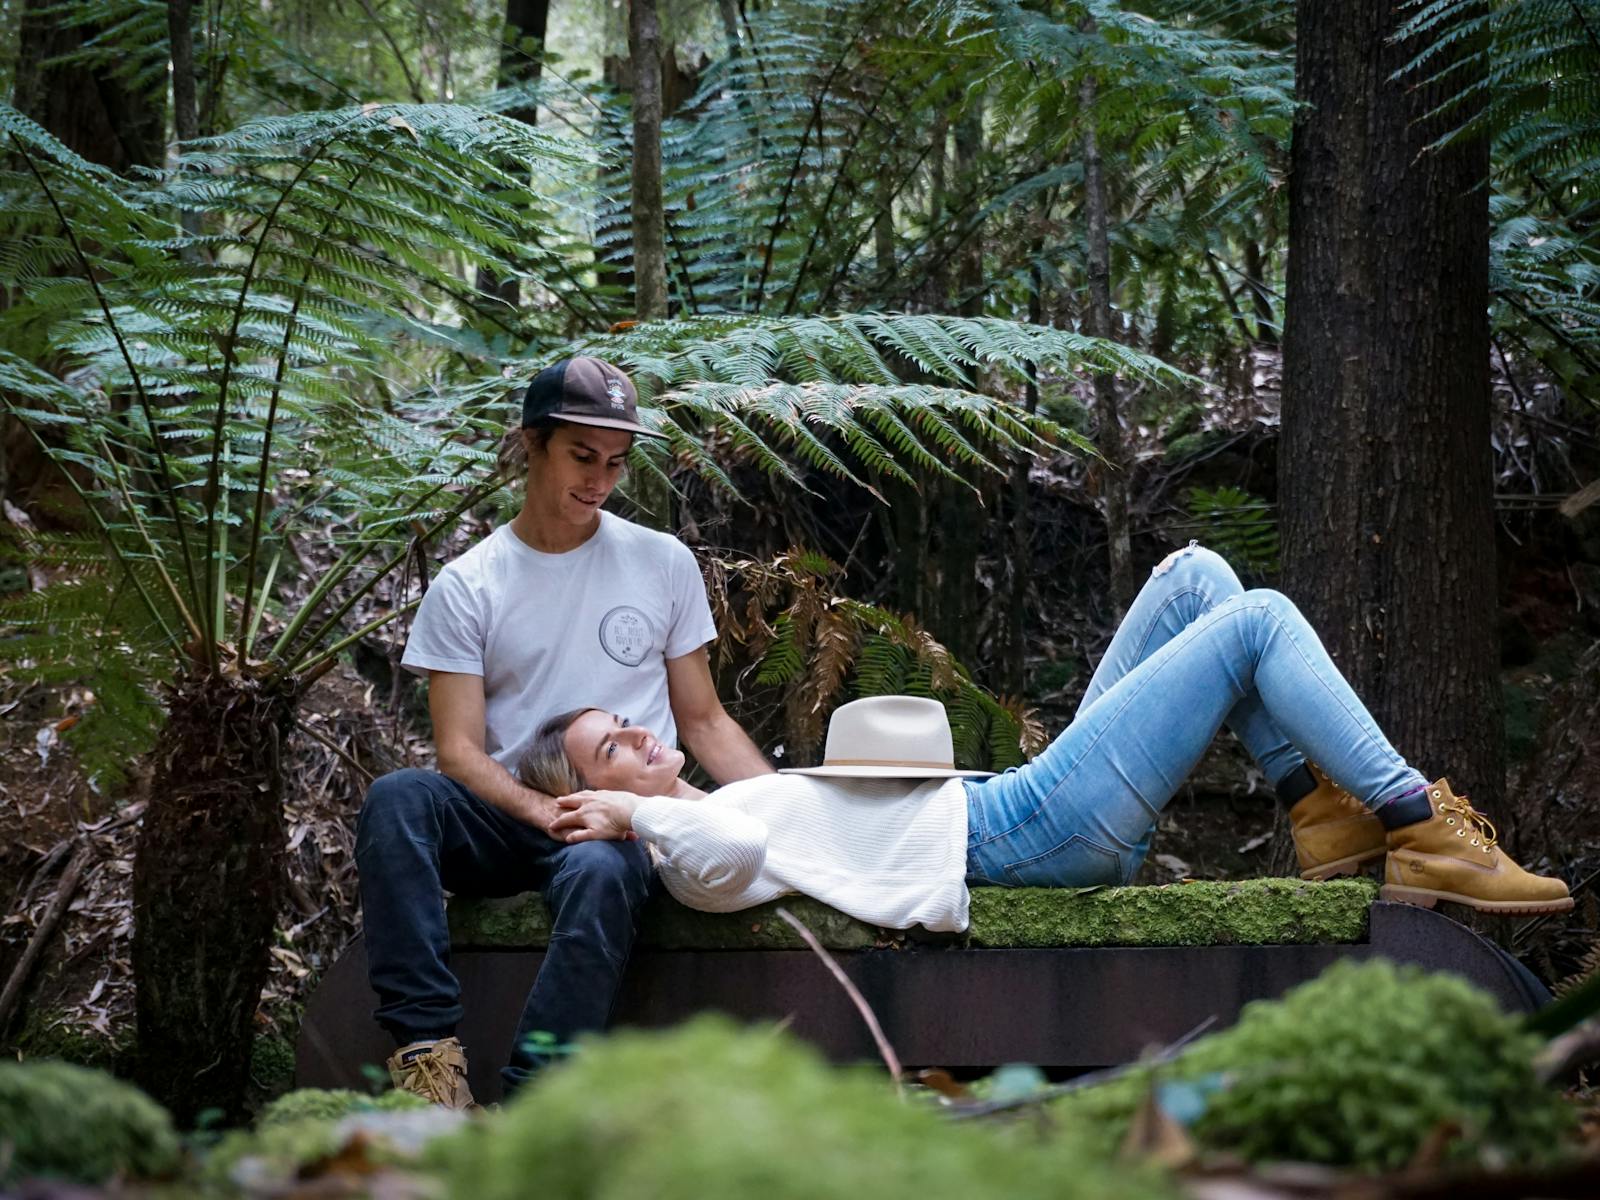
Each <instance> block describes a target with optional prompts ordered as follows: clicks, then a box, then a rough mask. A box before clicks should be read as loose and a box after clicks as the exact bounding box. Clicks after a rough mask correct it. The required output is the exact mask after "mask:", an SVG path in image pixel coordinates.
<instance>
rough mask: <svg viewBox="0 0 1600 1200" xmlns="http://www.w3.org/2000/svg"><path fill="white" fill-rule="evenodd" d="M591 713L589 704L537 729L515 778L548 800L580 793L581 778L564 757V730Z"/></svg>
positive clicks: (593, 708) (569, 761)
mask: <svg viewBox="0 0 1600 1200" xmlns="http://www.w3.org/2000/svg"><path fill="white" fill-rule="evenodd" d="M594 711H595V706H594V705H592V704H590V705H587V706H585V707H583V708H574V709H573V710H572V711H570V712H564V713H562V714H561V715H560V716H555V717H551V718H550V719H549V720H548V721H546V722H545V723H544V724H543V725H541V726H539V732H538V733H536V734H534V735H533V741H532V742H531V743H529V745H528V748H527V750H525V751H523V754H522V760H521V761H520V762H518V763H517V778H518V779H519V780H521V781H522V782H523V783H524V784H525V785H526V786H528V787H531V788H538V789H539V790H540V791H541V792H544V793H545V794H546V795H550V796H566V795H570V794H571V793H573V792H581V791H583V789H584V787H585V786H586V785H585V784H584V782H583V777H582V776H580V775H579V774H578V768H577V767H575V766H574V765H573V763H572V759H571V758H570V757H568V755H567V730H568V729H570V728H571V727H572V723H573V722H574V721H576V720H577V719H578V718H579V717H581V716H583V714H584V713H586V712H594Z"/></svg>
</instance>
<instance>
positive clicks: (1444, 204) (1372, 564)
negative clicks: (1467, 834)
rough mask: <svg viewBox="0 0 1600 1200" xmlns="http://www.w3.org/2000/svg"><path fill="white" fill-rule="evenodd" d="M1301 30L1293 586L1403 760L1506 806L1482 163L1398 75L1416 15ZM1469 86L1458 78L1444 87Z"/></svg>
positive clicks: (1438, 94)
mask: <svg viewBox="0 0 1600 1200" xmlns="http://www.w3.org/2000/svg"><path fill="white" fill-rule="evenodd" d="M1296 12H1297V31H1298V38H1297V50H1296V60H1297V62H1296V79H1297V87H1298V89H1299V99H1300V101H1301V102H1302V104H1303V106H1304V107H1302V108H1301V109H1300V110H1299V111H1298V113H1297V115H1296V117H1295V126H1294V135H1293V144H1292V149H1291V155H1290V180H1289V262H1288V295H1287V301H1286V305H1285V312H1286V326H1285V336H1284V384H1283V433H1282V438H1281V443H1280V452H1279V475H1278V477H1279V486H1280V515H1281V521H1282V544H1283V567H1284V578H1285V580H1286V581H1287V582H1286V587H1287V589H1288V590H1289V591H1290V592H1291V593H1292V594H1293V595H1294V596H1295V598H1296V599H1297V600H1298V601H1299V602H1300V603H1301V605H1302V607H1303V608H1304V609H1305V611H1306V613H1307V615H1308V616H1309V617H1310V618H1311V620H1312V622H1313V623H1314V624H1315V625H1316V626H1317V628H1318V629H1319V630H1320V631H1321V634H1322V636H1323V638H1324V639H1325V641H1326V643H1327V646H1328V649H1329V650H1330V651H1331V653H1332V654H1333V657H1334V659H1335V660H1336V661H1337V662H1338V664H1339V666H1340V668H1341V669H1342V670H1343V671H1344V673H1345V674H1346V676H1347V677H1348V678H1349V680H1350V682H1351V683H1352V684H1353V685H1354V687H1355V689H1356V691H1357V692H1358V693H1360V694H1361V696H1362V697H1363V698H1364V699H1365V700H1366V702H1367V703H1368V705H1369V706H1370V707H1371V709H1372V711H1373V713H1374V715H1375V716H1376V717H1377V720H1378V723H1379V724H1380V725H1381V726H1382V727H1383V729H1384V730H1385V731H1386V732H1387V733H1388V735H1389V737H1390V739H1391V740H1392V741H1393V742H1394V744H1395V745H1396V747H1397V748H1398V749H1399V750H1400V752H1401V753H1402V754H1404V755H1405V756H1406V758H1407V759H1408V760H1409V761H1411V762H1413V763H1415V764H1416V766H1417V767H1418V769H1419V770H1421V771H1422V772H1423V773H1424V774H1426V775H1429V776H1430V777H1433V776H1438V775H1444V774H1448V775H1450V777H1451V780H1452V782H1453V783H1454V784H1455V785H1456V786H1457V787H1458V788H1464V789H1466V790H1470V791H1471V792H1472V794H1473V799H1474V801H1475V802H1477V803H1478V804H1479V805H1480V807H1489V808H1492V807H1494V806H1495V805H1496V804H1497V802H1498V800H1499V797H1500V795H1501V792H1502V790H1503V787H1504V774H1505V749H1504V740H1503V721H1502V700H1501V694H1500V682H1499V639H1498V636H1497V633H1496V620H1495V618H1496V585H1495V522H1494V510H1493V489H1492V468H1491V459H1490V441H1489V436H1490V407H1489V328H1488V318H1487V311H1488V192H1487V190H1486V189H1485V187H1484V181H1485V179H1486V177H1487V174H1488V165H1489V147H1488V145H1487V144H1486V143H1485V142H1484V141H1482V140H1475V141H1471V142H1461V143H1456V144H1454V145H1452V146H1451V147H1450V148H1448V149H1446V150H1444V151H1442V152H1441V151H1435V150H1431V149H1429V143H1430V142H1432V141H1433V140H1434V139H1436V138H1437V137H1438V136H1439V135H1440V134H1441V133H1442V132H1444V128H1445V127H1444V126H1442V125H1441V124H1440V122H1439V121H1437V120H1429V119H1427V114H1428V112H1429V111H1430V110H1431V109H1433V108H1434V107H1435V106H1436V105H1438V104H1439V103H1440V102H1441V101H1442V100H1443V99H1444V98H1445V92H1444V91H1442V90H1441V89H1440V88H1439V87H1436V86H1433V87H1420V86H1418V84H1417V82H1416V80H1415V79H1409V78H1402V79H1399V80H1396V79H1395V78H1393V76H1394V73H1395V72H1396V71H1397V70H1399V69H1400V68H1401V67H1403V66H1404V64H1405V63H1406V62H1408V61H1409V60H1410V59H1411V58H1412V57H1413V55H1414V54H1415V52H1416V50H1417V49H1418V47H1417V46H1416V45H1414V44H1411V43H1400V44H1396V43H1395V42H1393V41H1392V40H1391V37H1392V34H1393V33H1394V30H1395V28H1396V25H1397V22H1398V21H1399V20H1400V19H1401V17H1402V15H1403V13H1402V11H1401V10H1399V9H1397V8H1396V6H1395V5H1394V4H1393V3H1391V0H1338V2H1337V3H1335V2H1334V0H1302V3H1301V4H1300V5H1299V6H1298V7H1297V10H1296ZM1444 67H1445V64H1444V63H1443V62H1436V63H1435V64H1434V68H1433V69H1436V70H1440V71H1442V70H1443V69H1444ZM1461 86H1463V81H1462V80H1461V79H1460V78H1459V77H1458V75H1457V74H1456V73H1451V74H1450V75H1449V83H1448V88H1449V90H1450V91H1452V92H1453V91H1454V90H1455V89H1457V88H1460V87H1461ZM1461 115H1462V114H1460V113H1456V114H1454V115H1453V117H1452V118H1450V119H1451V120H1452V121H1456V120H1460V119H1461Z"/></svg>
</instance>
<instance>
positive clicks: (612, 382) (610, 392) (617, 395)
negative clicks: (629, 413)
mask: <svg viewBox="0 0 1600 1200" xmlns="http://www.w3.org/2000/svg"><path fill="white" fill-rule="evenodd" d="M606 399H607V400H610V401H611V407H612V408H614V409H616V410H617V411H618V412H621V411H623V410H624V409H625V408H627V407H628V393H627V392H625V391H623V390H622V380H620V379H608V380H606Z"/></svg>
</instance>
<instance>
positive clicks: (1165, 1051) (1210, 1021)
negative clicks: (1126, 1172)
mask: <svg viewBox="0 0 1600 1200" xmlns="http://www.w3.org/2000/svg"><path fill="white" fill-rule="evenodd" d="M1216 1023H1217V1018H1216V1017H1207V1018H1206V1019H1205V1020H1204V1021H1201V1022H1200V1024H1198V1025H1196V1026H1195V1027H1194V1028H1193V1029H1191V1030H1189V1032H1188V1033H1186V1034H1184V1035H1183V1036H1182V1037H1181V1038H1179V1039H1178V1040H1177V1041H1175V1042H1173V1043H1171V1044H1170V1045H1167V1046H1164V1047H1162V1049H1161V1050H1159V1051H1158V1052H1156V1053H1155V1054H1153V1055H1151V1056H1149V1057H1148V1058H1141V1059H1140V1060H1139V1061H1138V1062H1131V1063H1123V1064H1122V1065H1121V1066H1120V1067H1107V1068H1106V1069H1105V1070H1103V1071H1090V1072H1089V1073H1088V1074H1087V1075H1079V1076H1078V1077H1077V1078H1076V1079H1069V1080H1067V1082H1066V1083H1058V1084H1056V1085H1055V1087H1048V1088H1040V1089H1039V1090H1038V1091H1037V1092H1034V1093H1032V1094H1031V1095H1027V1096H1018V1097H1016V1098H1014V1099H1011V1100H989V1101H986V1102H984V1103H982V1104H965V1105H962V1106H961V1107H960V1108H956V1109H953V1110H951V1113H950V1115H951V1116H952V1117H954V1118H955V1119H956V1120H958V1121H965V1120H968V1119H970V1118H972V1117H988V1116H992V1115H994V1114H995V1113H1001V1112H1009V1111H1011V1110H1012V1109H1014V1108H1025V1107H1027V1106H1028V1105H1030V1104H1044V1103H1046V1102H1048V1101H1050V1100H1054V1099H1056V1098H1057V1097H1060V1096H1066V1095H1069V1094H1070V1093H1072V1092H1076V1091H1081V1090H1082V1089H1083V1088H1086V1087H1092V1086H1093V1085H1094V1084H1097V1083H1105V1082H1106V1081H1107V1080H1110V1079H1116V1078H1117V1077H1118V1076H1121V1075H1126V1074H1127V1073H1128V1072H1129V1071H1137V1070H1139V1069H1140V1068H1142V1067H1158V1066H1160V1065H1161V1064H1162V1063H1165V1062H1171V1061H1172V1060H1173V1059H1175V1058H1177V1057H1178V1055H1179V1054H1181V1053H1182V1052H1183V1050H1184V1048H1185V1047H1186V1046H1188V1045H1189V1043H1190V1042H1192V1041H1194V1040H1195V1038H1197V1037H1199V1036H1200V1035H1201V1034H1202V1033H1204V1032H1205V1031H1206V1030H1208V1029H1210V1028H1211V1027H1212V1026H1213V1025H1215V1024H1216Z"/></svg>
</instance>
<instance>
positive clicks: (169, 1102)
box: [133, 676, 293, 1122]
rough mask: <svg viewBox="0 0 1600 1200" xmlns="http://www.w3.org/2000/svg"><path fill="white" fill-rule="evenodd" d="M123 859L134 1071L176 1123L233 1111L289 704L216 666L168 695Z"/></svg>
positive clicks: (271, 890)
mask: <svg viewBox="0 0 1600 1200" xmlns="http://www.w3.org/2000/svg"><path fill="white" fill-rule="evenodd" d="M169 711H170V717H169V719H168V722H167V726H166V728H165V729H164V730H163V731H162V734H161V738H160V740H159V742H158V743H157V745H156V750H155V755H156V763H155V775H154V779H153V780H152V783H151V788H150V801H149V805H148V807H147V808H146V809H145V814H144V819H143V822H142V824H141V827H140V831H139V843H138V848H137V850H136V852H135V857H134V869H133V906H134V933H133V972H134V982H135V987H136V993H137V1020H138V1048H137V1058H136V1064H135V1075H136V1077H137V1079H138V1082H139V1083H140V1085H141V1086H142V1087H144V1088H145V1089H146V1090H147V1091H149V1092H150V1094H151V1095H153V1096H154V1097H155V1098H156V1099H157V1100H159V1101H161V1103H163V1104H165V1105H166V1106H167V1107H168V1108H170V1109H171V1110H172V1112H173V1114H174V1115H175V1116H176V1117H177V1118H178V1119H179V1120H180V1121H183V1122H189V1121H192V1120H193V1119H194V1117H195V1116H196V1115H197V1114H199V1113H201V1112H203V1111H205V1110H207V1109H220V1110H221V1111H222V1112H223V1113H224V1114H225V1115H226V1116H228V1117H230V1118H234V1117H237V1116H238V1115H239V1113H240V1109H241V1107H242V1103H243V1100H244V1091H245V1085H246V1083H247V1081H248V1079H249V1072H250V1048H251V1044H252V1041H253V1037H254V1033H255V1014H256V1006H257V1004H258V1003H259V1001H260V998H261V989H262V987H263V986H264V985H265V983H266V979H267V963H268V947H269V945H270V943H271V938H272V929H273V918H274V915H275V911H276V908H277V897H278V890H279V879H280V876H281V872H282V867H283V862H282V860H283V847H284V830H283V813H282V800H283V776H282V767H281V759H280V747H281V744H282V741H283V738H284V736H285V735H286V733H287V731H288V728H289V724H290V721H291V718H292V716H293V705H292V701H291V700H290V698H289V697H288V696H287V695H286V694H284V693H282V692H273V691H266V690H264V689H262V688H260V687H259V686H258V685H256V684H255V683H254V682H251V681H244V680H240V679H238V678H236V677H232V676H228V677H223V678H217V677H208V678H191V679H189V680H186V681H185V682H184V683H182V684H181V685H180V686H179V687H178V689H177V691H176V692H175V694H174V695H173V696H172V698H171V701H170V703H169Z"/></svg>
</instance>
